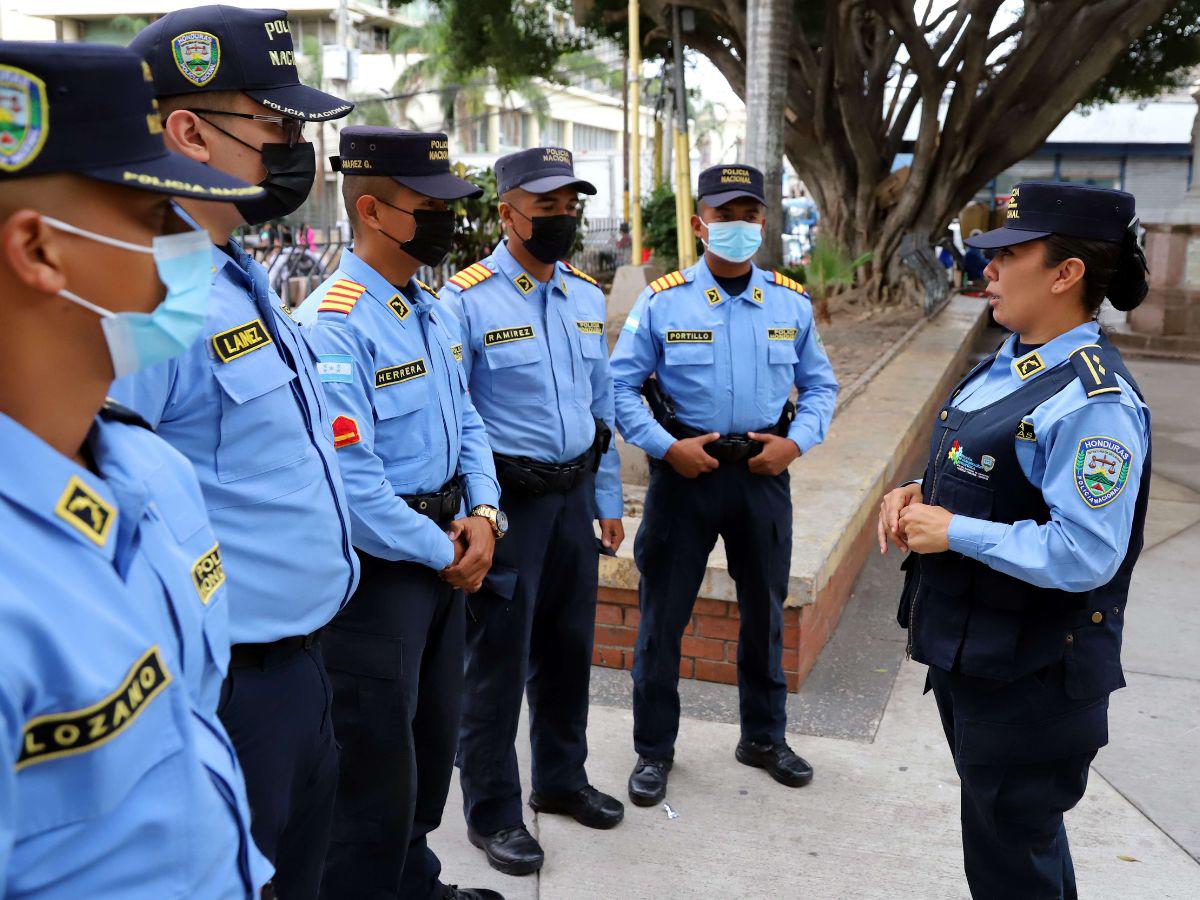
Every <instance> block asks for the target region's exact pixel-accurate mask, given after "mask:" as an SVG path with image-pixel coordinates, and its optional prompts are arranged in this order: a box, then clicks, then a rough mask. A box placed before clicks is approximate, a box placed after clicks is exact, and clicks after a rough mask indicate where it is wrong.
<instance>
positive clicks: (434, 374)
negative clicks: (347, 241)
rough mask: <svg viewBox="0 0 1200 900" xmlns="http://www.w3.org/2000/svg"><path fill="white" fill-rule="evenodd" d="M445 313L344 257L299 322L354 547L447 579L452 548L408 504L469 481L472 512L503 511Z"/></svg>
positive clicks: (417, 292) (427, 296) (413, 289)
mask: <svg viewBox="0 0 1200 900" xmlns="http://www.w3.org/2000/svg"><path fill="white" fill-rule="evenodd" d="M327 296H328V297H329V299H326V298H327ZM436 304H437V299H436V297H435V296H434V295H433V294H431V293H429V292H427V291H426V290H425V289H424V288H422V287H421V286H419V285H418V284H417V283H416V282H415V281H410V282H409V283H408V284H407V285H406V286H405V287H403V288H396V287H394V286H393V285H392V284H390V283H389V282H388V281H387V280H386V279H384V277H383V276H382V275H380V274H379V273H378V272H376V271H375V270H374V269H372V268H371V267H370V266H369V265H367V264H366V263H365V262H363V261H362V260H361V259H359V258H358V257H357V256H355V255H354V254H353V253H352V252H351V251H349V250H347V251H344V252H343V253H342V259H341V265H340V268H339V269H338V271H336V272H334V273H333V275H332V276H331V277H330V278H329V280H328V281H326V282H325V283H324V284H322V285H321V286H320V287H319V288H317V290H316V291H314V292H313V294H312V296H310V297H309V298H308V299H307V300H305V301H304V304H303V305H302V307H301V309H300V311H299V312H298V314H297V315H298V317H299V319H300V321H302V322H305V323H308V324H305V326H304V331H305V333H306V335H307V336H308V338H309V340H310V341H311V343H312V345H313V347H314V348H315V349H316V350H317V352H318V354H319V358H320V365H321V381H322V386H323V387H324V389H325V395H326V397H327V399H328V402H329V406H330V408H331V412H332V414H333V433H334V435H335V440H336V443H337V447H338V451H337V453H338V462H339V463H340V464H341V469H342V477H343V478H344V479H345V482H346V490H347V493H348V494H349V496H350V516H351V520H352V522H353V538H354V545H355V546H356V547H358V548H359V549H361V550H363V551H365V552H366V553H369V554H371V555H372V556H376V557H379V558H380V559H389V560H406V561H409V562H417V563H420V564H422V565H426V566H429V567H430V568H432V569H436V570H439V571H440V570H441V569H444V568H445V567H446V566H448V565H450V563H451V562H453V561H454V545H453V544H452V543H451V541H450V539H449V538H447V537H446V534H445V532H444V531H442V529H441V528H440V527H438V525H437V523H436V522H434V521H433V520H432V519H430V518H428V517H426V516H423V515H421V514H420V513H417V512H415V511H414V510H412V509H411V508H409V506H408V504H407V503H405V502H404V500H403V499H402V498H403V497H405V496H411V495H413V494H424V493H430V492H433V491H437V490H440V489H441V488H442V487H443V486H444V485H445V484H446V483H447V482H448V481H450V480H451V479H452V478H454V477H455V476H460V477H461V478H462V480H463V481H464V483H465V488H466V493H467V496H468V498H469V501H470V505H471V506H477V505H479V504H487V505H489V506H499V503H500V488H499V486H498V485H497V483H496V468H495V464H494V462H493V461H492V451H491V448H490V447H489V446H488V441H487V432H486V430H485V428H484V425H483V421H482V420H481V419H480V418H479V413H477V412H476V411H475V407H474V406H473V405H472V403H471V398H470V396H469V395H468V394H467V381H466V375H465V373H464V372H463V369H462V366H461V365H460V364H459V362H458V361H457V359H455V353H454V351H453V350H452V349H451V348H452V347H453V346H454V345H457V344H460V343H461V341H460V340H459V338H458V329H457V326H456V324H455V322H454V318H453V317H452V316H449V315H446V314H445V313H444V312H443V311H442V310H441V309H440V308H437V306H436ZM332 307H336V309H334V308H332Z"/></svg>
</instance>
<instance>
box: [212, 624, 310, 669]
mask: <svg viewBox="0 0 1200 900" xmlns="http://www.w3.org/2000/svg"><path fill="white" fill-rule="evenodd" d="M320 637H321V629H319V628H318V629H317V630H316V631H314V632H313V633H312V634H300V635H296V637H286V638H280V639H279V640H277V641H272V642H271V643H269V644H234V645H233V646H232V647H230V648H229V667H230V668H231V669H249V668H252V667H253V668H260V667H262V666H263V665H266V664H268V663H270V662H271V661H272V660H282V659H286V658H287V657H289V656H291V655H292V654H294V653H299V652H300V651H302V650H310V649H312V646H313V644H315V643H316V642H317V641H318V639H319V638H320Z"/></svg>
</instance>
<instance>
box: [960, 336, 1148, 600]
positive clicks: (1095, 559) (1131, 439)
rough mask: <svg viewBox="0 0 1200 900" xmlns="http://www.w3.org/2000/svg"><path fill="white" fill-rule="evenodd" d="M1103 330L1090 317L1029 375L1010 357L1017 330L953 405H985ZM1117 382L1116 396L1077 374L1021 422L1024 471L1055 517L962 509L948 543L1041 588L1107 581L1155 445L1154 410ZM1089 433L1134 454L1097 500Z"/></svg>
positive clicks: (1083, 587)
mask: <svg viewBox="0 0 1200 900" xmlns="http://www.w3.org/2000/svg"><path fill="white" fill-rule="evenodd" d="M1099 333H1100V332H1099V326H1098V325H1096V323H1095V322H1088V323H1087V324H1085V325H1079V326H1077V327H1076V328H1072V329H1071V330H1070V331H1068V332H1066V333H1065V334H1060V335H1059V336H1058V337H1056V338H1054V340H1052V341H1049V342H1047V343H1046V344H1044V345H1042V346H1041V347H1039V348H1038V349H1037V353H1038V355H1040V356H1041V358H1042V361H1043V362H1044V363H1045V366H1044V367H1043V368H1042V369H1040V371H1038V372H1037V373H1036V374H1034V375H1031V376H1028V377H1027V378H1026V379H1025V380H1024V381H1022V379H1021V377H1020V376H1019V375H1018V374H1017V368H1016V365H1015V360H1014V359H1013V351H1014V349H1015V347H1016V341H1017V338H1016V336H1015V335H1010V336H1009V338H1008V339H1007V340H1006V341H1005V342H1004V345H1003V346H1002V347H1001V348H1000V350H999V351H998V352H997V354H996V359H995V361H994V362H993V363H992V365H991V367H990V368H988V369H986V370H984V371H981V372H980V373H978V374H977V375H975V376H974V377H973V378H972V379H971V380H970V381H969V382H968V383H967V384H966V385H964V386H963V389H962V390H961V391H960V392H959V394H958V396H957V397H955V398H954V400H953V401H952V405H953V406H955V407H957V408H959V409H962V410H964V411H967V412H970V411H972V410H977V409H982V408H983V407H985V406H987V405H988V404H990V403H994V402H995V401H997V400H999V399H1000V398H1002V397H1005V396H1007V395H1008V394H1011V393H1012V392H1013V391H1015V390H1017V389H1018V388H1020V387H1022V386H1023V385H1026V384H1029V383H1031V380H1032V379H1034V378H1042V377H1044V376H1045V374H1046V372H1048V371H1050V370H1051V369H1053V368H1054V367H1055V366H1057V365H1058V364H1059V363H1061V362H1063V361H1065V360H1066V359H1067V358H1068V357H1069V356H1070V355H1071V353H1072V352H1073V351H1075V350H1076V349H1078V348H1079V347H1082V346H1084V345H1085V344H1094V343H1095V342H1096V338H1097V336H1098V335H1099ZM1026 356H1028V354H1027V355H1026ZM1025 358H1026V357H1022V359H1025ZM1117 383H1118V385H1119V386H1120V388H1121V392H1120V393H1119V394H1102V395H1099V396H1097V397H1093V398H1091V399H1089V398H1088V397H1087V396H1086V394H1085V392H1084V388H1083V385H1082V384H1081V383H1080V382H1079V380H1078V379H1074V380H1072V381H1071V383H1070V384H1068V385H1067V386H1066V387H1065V388H1063V389H1062V390H1061V391H1059V392H1058V393H1057V394H1055V395H1054V396H1053V397H1051V398H1050V399H1049V400H1047V401H1046V402H1044V403H1042V404H1041V405H1040V406H1038V407H1037V408H1036V409H1034V410H1033V412H1032V413H1031V414H1030V415H1029V416H1028V417H1026V419H1025V420H1024V421H1025V422H1027V423H1029V424H1030V425H1031V426H1032V427H1031V429H1030V431H1031V433H1032V434H1033V435H1035V436H1036V440H1020V439H1017V438H1014V443H1015V445H1016V453H1017V459H1018V461H1019V462H1020V465H1021V471H1022V472H1024V473H1025V477H1026V478H1028V479H1029V481H1030V483H1031V484H1033V485H1034V486H1035V487H1038V488H1039V489H1040V490H1041V492H1042V497H1043V499H1044V500H1045V501H1046V505H1047V506H1048V507H1050V521H1049V522H1047V523H1046V524H1044V525H1039V524H1038V523H1037V522H1034V521H1032V520H1025V521H1021V522H1016V523H1014V524H1012V525H1006V524H1004V523H1002V522H988V521H986V520H983V519H975V518H971V517H969V516H961V515H955V516H954V518H952V519H951V520H950V528H949V532H948V534H949V539H950V549H951V550H954V551H956V552H958V553H961V554H963V555H964V556H969V557H970V558H971V559H976V560H979V561H980V562H982V563H985V564H986V565H988V566H991V567H992V568H993V569H996V570H997V571H1000V572H1004V573H1005V574H1008V575H1012V576H1013V577H1014V578H1019V579H1021V580H1022V581H1027V582H1029V583H1030V584H1034V585H1037V586H1038V587H1046V588H1061V589H1062V590H1065V591H1089V590H1092V589H1093V588H1096V587H1099V586H1100V585H1102V584H1106V583H1107V582H1108V581H1109V580H1110V579H1111V578H1112V577H1113V575H1114V574H1115V573H1116V571H1117V569H1118V568H1119V567H1120V565H1121V561H1122V560H1123V559H1124V558H1125V551H1126V550H1127V549H1128V546H1129V530H1130V528H1131V527H1132V523H1133V511H1134V506H1135V505H1136V503H1137V495H1138V488H1139V485H1140V484H1141V479H1142V465H1143V463H1144V462H1145V460H1146V448H1147V447H1148V446H1149V443H1150V411H1149V410H1148V409H1147V408H1146V405H1145V404H1144V403H1143V402H1142V401H1141V399H1140V398H1139V397H1138V396H1137V394H1136V393H1134V391H1133V389H1132V388H1131V387H1130V386H1129V384H1128V383H1127V382H1126V381H1125V380H1124V379H1123V378H1121V377H1120V376H1119V375H1118V376H1117ZM1092 437H1106V438H1109V439H1110V440H1113V441H1117V442H1119V443H1120V444H1122V445H1123V446H1124V447H1126V448H1127V449H1128V450H1130V451H1131V452H1132V454H1133V456H1132V460H1131V465H1130V467H1129V474H1128V481H1127V482H1126V483H1125V486H1124V488H1123V489H1122V490H1121V491H1120V492H1119V493H1118V494H1117V495H1116V497H1115V498H1114V499H1112V500H1111V501H1110V502H1107V503H1105V504H1104V505H1102V506H1098V507H1097V506H1092V505H1091V504H1090V503H1088V502H1086V501H1085V500H1084V499H1083V496H1082V495H1081V494H1080V490H1079V488H1078V487H1077V486H1076V479H1075V462H1076V457H1077V455H1078V454H1079V452H1080V446H1081V441H1084V440H1086V439H1088V438H1092Z"/></svg>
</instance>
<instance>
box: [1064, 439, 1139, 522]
mask: <svg viewBox="0 0 1200 900" xmlns="http://www.w3.org/2000/svg"><path fill="white" fill-rule="evenodd" d="M1132 463H1133V454H1132V453H1131V452H1130V451H1129V448H1128V447H1126V446H1125V445H1124V444H1122V443H1121V442H1120V441H1117V440H1114V439H1113V438H1109V437H1088V438H1084V439H1083V440H1081V441H1080V442H1079V450H1078V452H1077V453H1076V454H1075V488H1076V489H1077V490H1078V491H1079V496H1080V497H1082V498H1083V502H1084V503H1086V504H1087V505H1088V506H1090V507H1091V508H1092V509H1099V508H1100V507H1101V506H1106V505H1108V504H1109V503H1112V502H1113V501H1114V500H1116V499H1117V496H1118V495H1119V494H1120V493H1121V491H1122V490H1124V488H1125V484H1126V482H1128V481H1129V467H1130V465H1131V464H1132Z"/></svg>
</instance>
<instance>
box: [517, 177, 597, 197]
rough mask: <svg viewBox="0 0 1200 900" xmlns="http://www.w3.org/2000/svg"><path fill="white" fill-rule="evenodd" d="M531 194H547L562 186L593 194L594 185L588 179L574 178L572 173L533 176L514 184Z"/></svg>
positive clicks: (594, 190)
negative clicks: (531, 178) (529, 179)
mask: <svg viewBox="0 0 1200 900" xmlns="http://www.w3.org/2000/svg"><path fill="white" fill-rule="evenodd" d="M515 187H519V188H520V189H521V190H523V191H529V193H531V194H548V193H550V192H551V191H557V190H558V189H559V188H562V187H574V188H575V189H576V190H577V191H579V193H581V194H595V193H596V186H595V185H594V184H592V183H591V182H590V181H584V180H583V179H582V178H576V177H575V176H574V175H547V176H546V177H545V178H534V179H533V180H532V181H526V182H525V183H524V184H518V185H515Z"/></svg>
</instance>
